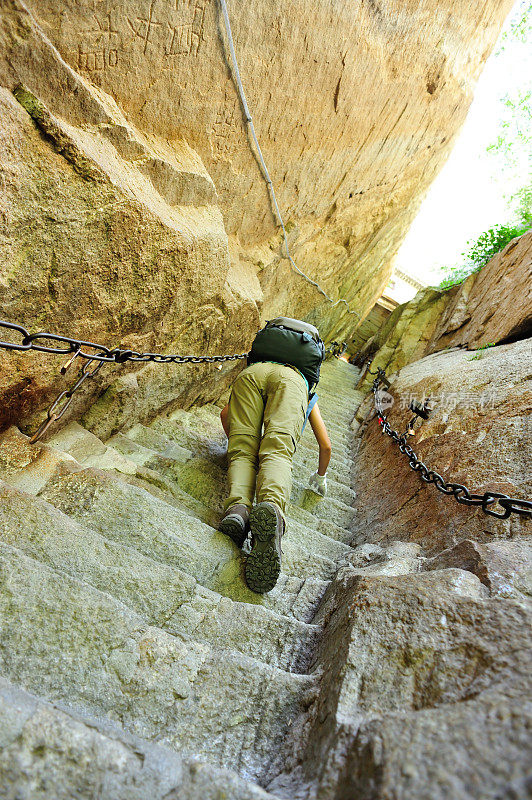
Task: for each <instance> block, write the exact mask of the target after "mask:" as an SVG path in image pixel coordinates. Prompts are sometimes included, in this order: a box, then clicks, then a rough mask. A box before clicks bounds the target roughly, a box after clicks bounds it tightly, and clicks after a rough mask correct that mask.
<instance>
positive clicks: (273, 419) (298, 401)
mask: <svg viewBox="0 0 532 800" xmlns="http://www.w3.org/2000/svg"><path fill="white" fill-rule="evenodd" d="M307 405H308V392H307V387H306V384H305V381H304V380H303V378H302V376H301V375H300V374H299V373H298V372H297V371H296V370H295V369H293V368H292V367H287V366H285V365H283V364H271V363H268V362H259V363H257V364H251V366H249V367H246V369H244V370H243V371H242V372H241V373H240V375H239V376H238V378H237V379H236V381H235V383H234V385H233V389H232V391H231V399H230V401H229V444H228V450H227V454H228V457H229V474H228V479H229V497H228V499H227V501H226V503H225V509H228V508H229V507H230V506H233V505H236V504H239V503H241V504H242V505H244V506H246V507H247V508H251V505H252V503H253V496H254V494H255V484H256V491H257V502H258V503H262V502H263V501H264V500H269V501H271V502H273V503H276V504H277V505H278V506H279V508H280V509H281V511H282V512H283V514H284V511H285V508H286V504H287V502H288V500H289V498H290V490H291V484H292V456H293V455H294V452H295V449H296V444H297V442H298V441H299V437H300V436H301V429H302V427H303V422H304V420H305V413H306V410H307ZM263 425H264V430H263Z"/></svg>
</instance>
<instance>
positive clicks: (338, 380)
mask: <svg viewBox="0 0 532 800" xmlns="http://www.w3.org/2000/svg"><path fill="white" fill-rule="evenodd" d="M357 375H358V370H357V369H355V368H354V367H352V366H351V365H348V364H347V363H345V362H343V361H339V360H336V359H335V360H334V361H332V362H328V363H326V364H324V365H323V368H322V379H321V381H320V404H321V406H322V411H323V414H324V416H325V418H326V419H327V418H328V419H330V429H331V437H332V438H333V441H334V454H333V459H332V461H331V465H330V468H329V471H328V477H329V488H328V495H327V497H325V498H323V499H322V498H320V497H319V496H318V495H316V494H315V493H313V492H310V491H308V489H307V486H306V481H307V476H308V473H309V472H310V471H311V469H312V468H315V464H316V463H317V448H316V444H315V442H314V439H313V436H312V434H311V432H310V431H309V430H308V429H307V430H306V431H305V433H304V435H303V437H302V439H301V441H300V443H299V446H298V450H297V452H296V454H295V464H296V468H297V469H296V473H295V476H294V480H293V485H292V495H291V503H290V504H289V505H288V507H287V510H286V516H287V520H288V522H289V527H288V530H287V534H286V536H285V537H284V538H283V551H284V555H283V563H282V572H281V574H280V577H279V580H278V581H277V584H276V586H275V588H274V589H273V590H272V591H271V592H269V593H268V594H264V595H259V594H256V593H254V592H252V591H251V590H250V589H249V588H248V587H247V586H246V584H245V581H244V579H243V568H244V565H243V564H242V558H241V555H240V553H239V551H238V548H237V547H236V546H235V545H234V544H233V542H232V541H231V540H230V539H229V538H228V537H226V536H224V535H223V534H221V533H219V532H218V531H217V530H216V526H217V523H218V516H217V513H216V512H215V511H214V512H213V509H215V510H216V509H217V508H220V507H221V504H222V500H223V498H224V494H225V491H226V489H225V469H226V467H225V461H226V453H225V435H224V433H223V431H222V429H221V426H220V421H219V413H220V409H219V408H218V407H216V406H214V405H212V404H211V405H206V406H203V407H201V408H197V409H193V410H191V411H182V410H178V411H175V412H173V413H170V414H169V415H168V416H161V417H158V418H157V419H155V420H154V421H153V422H152V423H151V424H150V425H141V424H137V425H134V426H133V427H132V428H131V429H130V430H128V431H125V432H124V433H118V434H116V435H115V436H113V437H111V439H109V440H108V441H107V442H102V441H101V440H100V439H98V438H97V437H96V436H95V435H93V434H92V433H90V432H89V431H88V430H86V429H84V428H83V427H81V426H80V425H78V424H77V423H70V424H69V425H67V426H66V427H65V428H64V429H62V430H60V431H59V432H57V433H55V434H54V435H52V436H50V437H49V438H48V441H47V443H46V444H43V443H39V444H36V445H30V444H29V440H28V438H27V437H26V436H24V435H23V434H22V433H20V431H19V430H18V429H17V428H14V427H12V428H10V429H8V430H7V431H6V432H5V433H3V434H2V435H1V436H0V479H1V483H0V493H1V504H0V561H1V573H2V575H3V576H4V577H5V581H4V587H5V588H4V592H3V593H2V604H1V608H0V615H1V617H2V618H3V619H2V623H3V631H4V634H3V637H2V669H1V674H2V677H3V680H5V681H6V682H7V685H8V686H9V687H10V688H9V690H10V692H19V693H20V692H22V693H23V695H24V697H27V696H31V697H35V696H36V697H37V698H39V702H42V703H45V704H46V703H48V704H50V703H51V704H52V705H51V706H50V705H48V706H46V707H47V708H48V709H49V713H51V714H52V715H55V717H57V718H59V717H60V716H61V715H63V716H64V715H66V717H67V718H68V719H69V720H70V724H74V722H76V724H78V722H79V719H80V718H81V717H82V718H83V719H89V720H93V719H98V720H101V719H104V720H106V721H107V723H109V724H111V725H112V726H114V727H113V730H114V731H115V733H114V734H113V735H118V733H116V731H118V732H119V734H120V736H122V737H123V736H125V735H126V734H127V736H133V737H137V738H138V739H139V741H140V742H141V743H142V746H143V747H146V746H147V744H148V743H156V745H157V747H159V748H161V750H164V751H165V753H166V752H167V749H168V748H169V749H170V750H173V751H176V750H177V751H178V752H179V753H180V756H181V758H182V759H183V764H184V765H185V766H184V767H183V769H185V767H187V765H190V763H191V760H194V759H197V758H199V759H201V761H202V762H204V770H210V771H211V772H210V774H211V775H212V780H213V781H215V782H216V781H217V780H220V781H221V780H222V778H220V777H219V776H220V775H221V774H222V773H218V772H217V770H230V771H232V772H231V777H230V778H229V777H227V775H226V777H225V778H223V781H222V782H225V783H227V785H228V784H229V783H230V782H231V781H233V782H236V783H235V786H238V787H239V788H237V789H235V793H234V794H233V795H232V796H234V797H242V798H244V797H265V796H267V795H266V794H265V793H263V792H262V790H260V789H259V788H257V787H258V786H266V785H267V784H268V782H269V781H271V780H272V778H274V777H275V774H276V772H278V771H279V769H280V761H279V759H280V758H282V742H283V738H284V737H285V736H286V734H287V732H288V731H289V729H290V726H291V724H292V723H293V721H294V720H295V719H296V718H297V716H298V715H299V714H300V713H301V711H302V710H303V709H304V708H305V706H306V705H308V703H309V702H310V698H312V697H313V696H314V695H315V692H316V689H317V683H318V678H319V675H318V672H316V670H315V669H314V668H313V664H314V660H315V657H316V652H317V648H318V645H319V640H320V635H321V632H322V623H320V622H317V621H315V615H316V612H317V611H318V609H319V607H320V603H321V602H322V600H323V598H324V596H325V594H326V592H327V589H328V587H329V586H330V584H331V581H332V580H333V579H334V576H335V574H336V572H337V570H338V568H339V566H340V565H342V563H345V559H346V557H347V556H348V555H349V553H350V552H351V551H352V549H351V546H350V542H351V539H352V537H353V533H352V531H351V528H350V526H351V525H352V523H353V520H354V517H355V510H354V508H353V502H354V499H355V494H354V492H353V491H352V489H351V488H350V470H351V441H352V434H351V432H350V430H349V427H348V423H349V421H350V419H351V416H352V409H353V404H354V395H355V393H354V385H355V381H356V377H357ZM311 465H312V468H311ZM303 475H304V476H305V477H304V478H302V476H303ZM6 691H7V690H6ZM10 696H11V695H10ZM18 696H19V695H17V697H18ZM19 701H20V698H19ZM13 702H14V701H13ZM28 702H29V701H28ZM32 702H37V700H33V701H32ZM51 709H53V710H51ZM80 715H81V717H80ZM107 723H106V724H107ZM79 724H81V723H79ZM102 735H103V736H105V735H107V734H105V732H104V733H102ZM187 768H188V767H187ZM224 774H225V773H224ZM216 776H218V777H216ZM87 791H88V790H87ZM80 796H82V795H80ZM83 796H87V797H89V796H92V795H90V792H89V791H88V793H87V794H86V795H83ZM139 796H140V795H139ZM142 796H144V795H142ZM146 796H148V794H146ZM153 796H154V795H153V791H152V790H150V797H153ZM191 796H195V795H191ZM205 796H206V797H207V796H208V795H207V794H206V795H205Z"/></svg>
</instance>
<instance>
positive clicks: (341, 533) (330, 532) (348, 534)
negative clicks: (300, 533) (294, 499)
mask: <svg viewBox="0 0 532 800" xmlns="http://www.w3.org/2000/svg"><path fill="white" fill-rule="evenodd" d="M289 512H290V513H289V519H290V521H291V522H297V523H299V524H300V525H303V526H304V527H305V528H306V529H308V530H309V531H310V530H315V531H317V532H318V533H321V534H323V535H324V536H326V537H327V538H328V539H334V540H335V541H337V542H340V543H344V544H347V545H351V542H352V540H353V538H354V533H353V531H352V530H351V529H350V528H344V527H341V526H340V525H336V524H335V523H334V522H333V521H332V520H330V519H328V518H327V517H324V518H320V517H316V516H315V515H314V514H313V513H311V512H310V511H308V510H307V509H305V508H302V507H301V506H297V505H291V506H290V510H289ZM353 513H354V514H356V509H353Z"/></svg>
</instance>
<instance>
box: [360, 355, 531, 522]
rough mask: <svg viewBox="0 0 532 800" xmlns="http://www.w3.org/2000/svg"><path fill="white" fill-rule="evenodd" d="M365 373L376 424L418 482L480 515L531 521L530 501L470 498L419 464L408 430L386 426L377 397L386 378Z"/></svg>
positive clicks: (489, 495)
mask: <svg viewBox="0 0 532 800" xmlns="http://www.w3.org/2000/svg"><path fill="white" fill-rule="evenodd" d="M368 372H370V373H371V374H372V375H376V376H377V377H376V378H375V379H374V381H373V386H372V388H373V395H374V398H375V408H376V409H377V415H378V416H377V419H378V421H379V425H380V426H381V427H382V432H383V433H386V434H388V436H390V438H391V439H392V440H393V441H394V442H396V443H397V444H398V445H399V450H400V452H401V453H404V454H405V455H406V457H407V458H408V464H409V466H410V468H411V469H413V470H414V471H415V472H419V473H420V478H421V480H423V481H425V482H426V483H433V484H434V486H435V487H436V489H438V491H439V492H441V493H442V494H446V495H453V497H454V499H455V500H456V502H457V503H460V504H461V505H464V506H476V507H478V508H482V511H484V513H485V514H489V515H490V516H492V517H496V518H497V519H508V517H509V516H510V514H520V515H521V516H525V517H532V502H531V501H530V500H521V499H519V498H516V497H509V495H507V494H501V493H500V492H490V491H488V492H484V494H474V493H472V492H470V491H469V489H468V488H467V486H463V484H461V483H452V482H449V483H448V482H447V481H446V480H445V478H444V477H443V476H442V475H440V474H439V472H435V471H434V470H432V469H429V467H427V465H426V464H424V463H423V461H420V459H419V458H418V457H417V454H416V453H415V452H414V450H412V448H411V447H410V445H409V444H407V438H406V437H407V436H408V429H407V430H406V431H405V432H404V433H402V434H400V433H399V432H398V431H396V430H394V429H393V428H392V427H391V425H390V423H389V422H388V419H387V416H386V414H385V413H384V410H383V408H382V404H381V401H380V398H379V395H378V392H379V387H380V385H381V384H383V385H384V386H386V387H387V388H389V386H390V383H389V381H388V379H387V378H386V373H385V372H384V370H383V369H382V368H381V367H378V368H377V370H376V371H375V372H372V371H371V370H370V369H368ZM493 503H498V504H499V506H501V507H502V508H503V511H502V512H500V511H496V510H494V509H493V508H490V507H489V506H491V505H492V504H493Z"/></svg>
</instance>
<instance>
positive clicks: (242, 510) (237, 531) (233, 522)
mask: <svg viewBox="0 0 532 800" xmlns="http://www.w3.org/2000/svg"><path fill="white" fill-rule="evenodd" d="M218 530H219V531H221V532H222V533H225V535H226V536H229V537H230V538H231V539H232V540H233V542H234V543H235V544H236V545H238V547H242V545H243V544H244V541H245V539H246V536H247V533H248V530H249V511H248V509H247V508H246V506H242V505H237V506H231V508H228V509H227V511H226V512H225V514H224V516H223V518H222V521H221V522H220V524H219V525H218Z"/></svg>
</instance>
